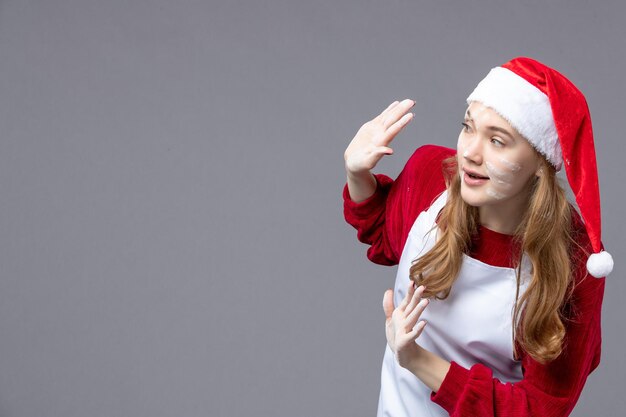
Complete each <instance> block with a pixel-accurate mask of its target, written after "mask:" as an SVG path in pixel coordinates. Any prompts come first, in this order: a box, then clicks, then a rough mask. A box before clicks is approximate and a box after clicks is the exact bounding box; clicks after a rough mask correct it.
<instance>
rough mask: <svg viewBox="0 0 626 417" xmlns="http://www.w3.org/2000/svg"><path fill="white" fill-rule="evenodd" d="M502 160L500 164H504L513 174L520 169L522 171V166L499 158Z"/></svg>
mask: <svg viewBox="0 0 626 417" xmlns="http://www.w3.org/2000/svg"><path fill="white" fill-rule="evenodd" d="M498 159H499V160H500V162H502V165H504V166H505V167H507V168H508V169H509V170H511V171H512V172H517V171H519V170H520V169H522V166H521V165H520V164H516V163H514V162H511V161H507V160H506V159H504V158H498Z"/></svg>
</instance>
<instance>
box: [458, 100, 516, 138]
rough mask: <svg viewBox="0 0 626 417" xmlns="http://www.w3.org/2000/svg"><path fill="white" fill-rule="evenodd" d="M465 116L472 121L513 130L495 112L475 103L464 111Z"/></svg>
mask: <svg viewBox="0 0 626 417" xmlns="http://www.w3.org/2000/svg"><path fill="white" fill-rule="evenodd" d="M465 116H466V117H470V118H471V119H473V120H474V121H484V122H489V123H490V124H497V125H498V126H501V127H506V128H508V129H511V130H512V131H513V130H515V129H514V128H513V127H512V126H511V124H510V123H509V122H508V121H507V120H506V119H505V118H504V117H502V116H500V115H499V114H498V113H497V112H496V111H495V110H493V109H492V108H490V107H487V106H485V105H484V104H482V103H479V102H477V101H472V102H471V103H470V105H469V106H468V107H467V109H466V110H465Z"/></svg>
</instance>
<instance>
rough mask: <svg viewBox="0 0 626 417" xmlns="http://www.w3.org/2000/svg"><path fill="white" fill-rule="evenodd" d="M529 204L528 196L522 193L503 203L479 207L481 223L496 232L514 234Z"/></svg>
mask: <svg viewBox="0 0 626 417" xmlns="http://www.w3.org/2000/svg"><path fill="white" fill-rule="evenodd" d="M527 205H528V196H526V195H521V196H520V197H519V198H513V199H511V200H509V201H506V202H505V203H502V204H497V205H488V206H481V207H479V208H478V218H479V221H480V224H481V225H482V226H484V227H486V228H487V229H490V230H493V231H494V232H498V233H503V234H506V235H513V234H515V232H516V231H517V228H518V227H519V225H520V223H521V222H522V219H523V218H524V212H525V211H526V207H527Z"/></svg>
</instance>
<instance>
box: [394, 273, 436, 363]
mask: <svg viewBox="0 0 626 417" xmlns="http://www.w3.org/2000/svg"><path fill="white" fill-rule="evenodd" d="M423 293H424V286H423V285H420V286H419V287H418V288H417V289H416V288H415V284H414V283H411V284H410V285H409V288H408V291H407V293H406V296H405V297H404V299H403V300H402V302H401V303H400V305H399V306H398V307H397V308H394V305H393V291H392V290H387V291H385V295H384V298H383V310H384V311H385V317H386V322H385V334H386V336H387V344H389V347H390V348H391V350H392V351H393V353H394V354H395V355H396V359H397V360H398V363H399V364H400V366H402V367H405V368H406V367H408V365H409V364H411V360H412V359H415V358H416V357H417V356H418V355H419V354H420V347H419V346H418V345H417V343H416V342H415V340H416V339H417V338H418V337H419V335H420V334H421V333H422V330H424V326H426V322H425V321H423V320H422V321H420V322H419V323H418V320H419V318H420V316H421V315H422V312H423V311H424V309H425V308H426V306H427V305H428V299H426V298H424V299H422V298H421V296H422V294H423Z"/></svg>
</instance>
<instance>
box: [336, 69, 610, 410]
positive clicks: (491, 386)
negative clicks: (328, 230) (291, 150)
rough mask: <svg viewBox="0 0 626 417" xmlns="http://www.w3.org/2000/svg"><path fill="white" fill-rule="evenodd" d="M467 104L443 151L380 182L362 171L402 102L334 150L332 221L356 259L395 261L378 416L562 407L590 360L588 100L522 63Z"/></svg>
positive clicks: (399, 122) (596, 266) (593, 247)
mask: <svg viewBox="0 0 626 417" xmlns="http://www.w3.org/2000/svg"><path fill="white" fill-rule="evenodd" d="M467 102H468V108H467V110H466V113H465V116H464V118H463V120H462V123H461V124H462V130H461V133H460V135H459V139H458V143H457V149H456V150H453V149H448V148H444V147H440V146H433V145H428V146H423V147H421V148H419V149H417V150H416V151H415V153H414V154H413V155H412V156H411V158H410V159H409V161H408V162H407V164H406V166H405V167H404V169H403V170H402V172H401V173H400V175H399V176H398V178H397V179H396V180H395V181H394V180H392V179H391V178H389V177H387V176H385V175H382V174H376V175H374V174H372V173H371V172H370V171H371V170H372V169H373V168H374V167H375V166H376V164H377V162H378V161H379V160H380V159H381V158H382V156H384V155H386V154H391V153H393V150H392V149H391V148H389V147H388V145H389V144H390V142H391V141H392V140H393V138H394V137H395V136H396V135H397V134H398V133H399V132H400V131H401V130H402V129H403V128H404V126H406V124H407V123H409V121H410V120H411V119H412V118H413V114H411V113H409V111H410V109H411V108H412V107H413V105H414V104H415V103H414V102H413V101H412V100H404V101H401V102H394V103H392V104H391V105H390V106H389V107H388V108H387V109H385V110H384V111H383V112H382V113H381V114H380V115H379V116H377V117H376V118H374V119H373V120H371V121H369V122H367V123H365V124H364V125H363V126H362V127H361V129H360V130H359V131H358V133H357V135H356V136H355V137H354V139H353V140H352V142H351V143H350V145H349V146H348V148H347V149H346V151H345V155H344V157H345V166H346V171H347V178H348V179H347V184H346V186H345V187H344V191H343V198H344V214H345V218H346V220H347V222H348V223H350V224H351V225H352V226H354V227H355V228H356V229H357V236H358V239H359V240H360V241H362V242H364V243H367V244H369V245H371V246H370V248H369V249H368V252H367V254H368V258H369V259H370V260H372V261H373V262H376V263H379V264H383V265H395V264H398V272H397V276H396V282H395V288H394V290H393V292H392V291H391V290H388V291H387V292H386V293H385V295H384V300H383V307H384V311H385V315H386V336H387V342H388V343H387V348H386V351H385V356H384V360H383V367H382V376H381V391H380V398H379V406H378V416H394V417H398V416H446V415H450V416H472V417H476V416H481V417H484V416H542V417H552V416H555V417H556V416H567V415H569V413H570V412H571V410H572V409H573V407H574V405H575V404H576V401H577V399H578V398H579V396H580V393H581V391H582V388H583V385H584V383H585V380H586V378H587V376H588V375H589V373H591V372H592V371H593V370H594V369H595V368H596V367H597V366H598V364H599V361H600V347H601V330H600V313H601V306H602V298H603V293H604V278H603V277H604V276H606V275H607V274H608V273H609V272H610V271H611V269H612V266H613V260H612V258H611V257H610V255H609V254H608V253H607V252H604V251H602V243H601V240H600V203H599V191H598V179H597V169H596V162H595V151H594V145H593V135H592V129H591V119H590V117H589V111H588V108H587V104H586V101H585V98H584V96H583V95H582V93H580V91H579V90H578V89H577V88H576V87H575V86H574V85H573V84H572V83H571V82H570V81H569V80H567V79H566V78H565V77H564V76H563V75H561V74H560V73H558V72H557V71H555V70H554V69H552V68H549V67H547V66H545V65H544V64H542V63H540V62H537V61H535V60H532V59H529V58H516V59H513V60H511V61H509V62H508V63H506V64H504V65H502V66H501V67H496V68H493V69H492V70H491V71H490V72H489V74H488V75H487V76H486V77H485V79H483V80H482V81H481V82H480V83H479V84H478V86H477V87H476V89H475V90H474V91H473V92H472V94H470V96H469V97H468V99H467ZM562 166H564V167H565V171H566V174H567V176H568V181H569V185H570V187H571V188H572V191H573V192H574V195H575V196H576V202H577V204H578V207H579V209H580V215H579V214H578V213H577V211H576V210H575V209H574V208H573V207H572V206H571V205H570V204H569V203H568V202H567V200H566V198H565V193H564V191H563V189H562V188H561V187H560V185H559V184H558V181H557V177H556V173H557V171H558V170H559V169H561V167H562ZM581 217H582V218H581Z"/></svg>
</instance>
